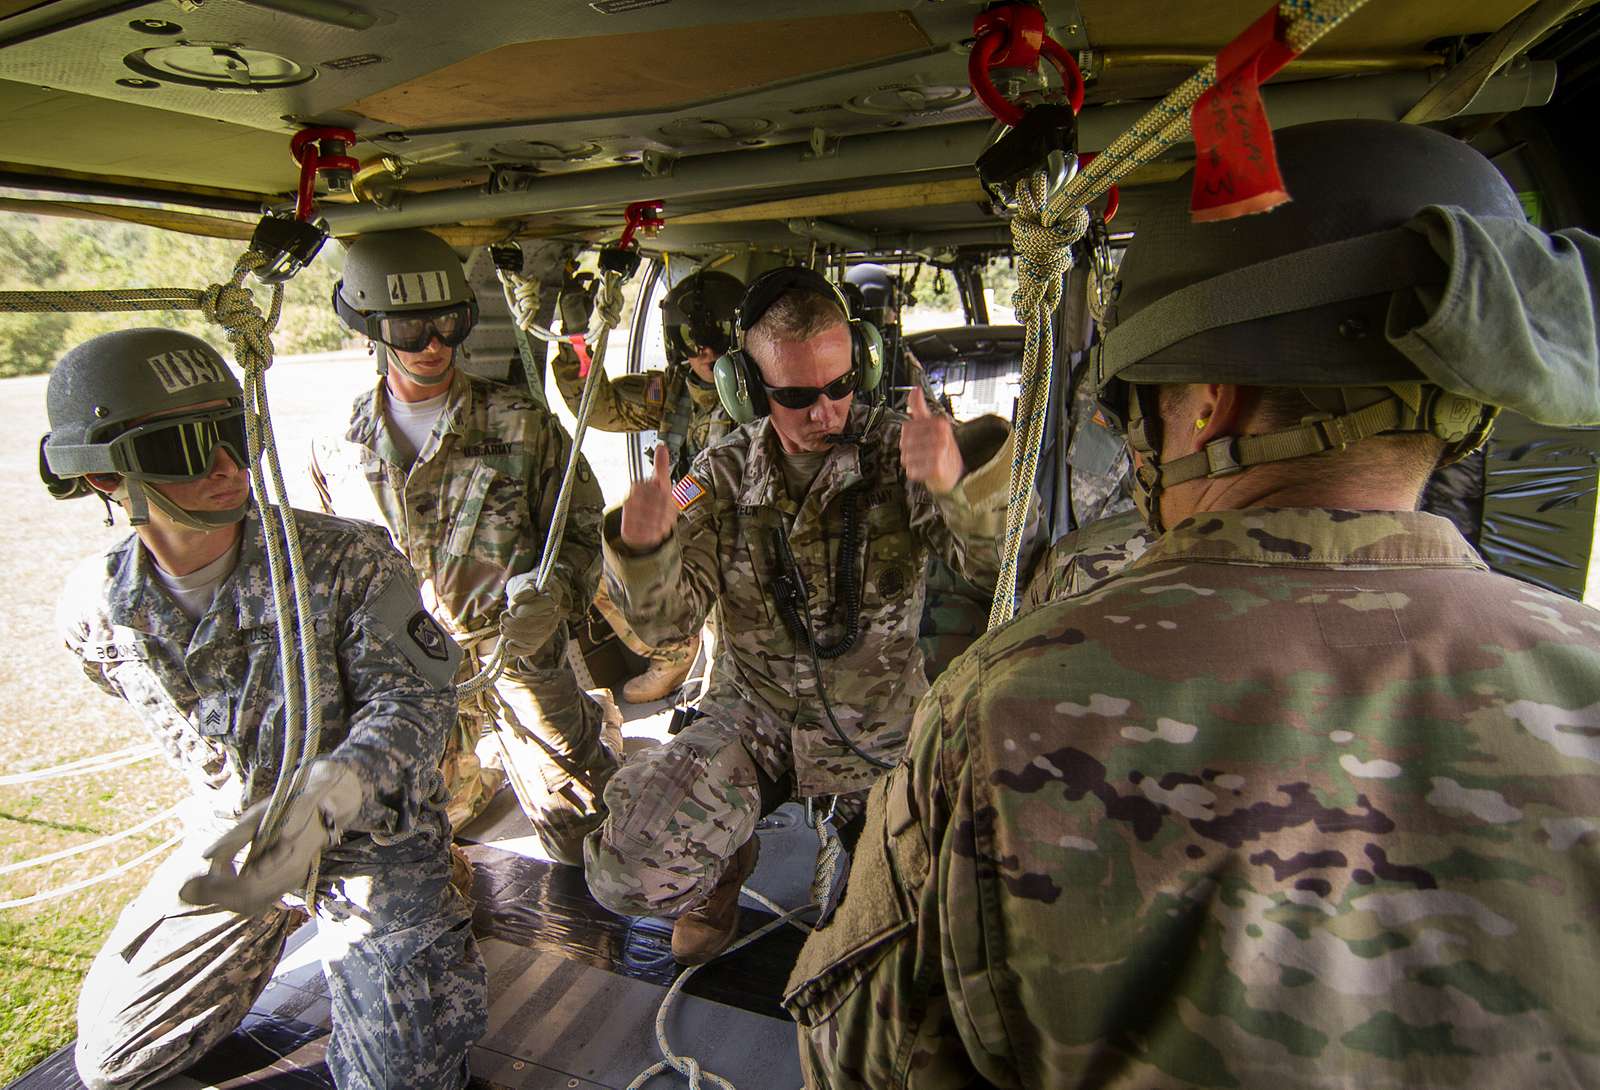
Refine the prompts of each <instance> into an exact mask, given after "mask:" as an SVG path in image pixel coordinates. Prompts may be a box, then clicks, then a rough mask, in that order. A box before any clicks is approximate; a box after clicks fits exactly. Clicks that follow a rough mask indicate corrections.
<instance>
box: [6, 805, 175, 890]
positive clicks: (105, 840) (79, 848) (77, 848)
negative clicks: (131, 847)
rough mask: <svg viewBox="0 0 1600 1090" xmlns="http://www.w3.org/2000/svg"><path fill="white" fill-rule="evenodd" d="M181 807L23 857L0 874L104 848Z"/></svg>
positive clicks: (165, 818)
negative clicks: (27, 857) (46, 853)
mask: <svg viewBox="0 0 1600 1090" xmlns="http://www.w3.org/2000/svg"><path fill="white" fill-rule="evenodd" d="M182 809H183V804H182V803H179V804H178V805H177V806H174V807H171V808H170V809H167V810H163V811H162V812H161V813H159V814H156V815H155V816H154V817H148V818H145V819H144V820H143V821H141V822H140V823H139V824H137V825H133V826H129V827H128V828H126V829H122V830H120V831H118V832H115V833H112V834H111V835H109V836H103V837H100V838H99V839H98V840H91V841H89V842H88V843H87V844H75V845H73V846H72V847H70V848H62V849H61V850H60V851H58V852H51V853H50V854H48V855H41V856H39V857H38V858H36V859H23V860H20V861H19V862H16V863H7V864H6V865H5V866H3V867H0V874H15V873H16V872H17V871H19V870H31V869H32V868H34V867H42V866H44V865H45V864H46V863H55V862H58V861H60V860H62V859H70V858H72V857H73V856H75V855H82V854H83V853H84V852H92V851H94V850H95V849H96V848H104V847H106V846H107V845H109V844H115V843H117V841H119V840H126V839H128V837H130V836H136V835H138V834H139V833H142V832H144V831H145V830H146V829H148V828H150V827H151V826H152V825H160V824H161V823H162V822H163V821H170V820H171V819H172V818H175V817H177V816H178V814H179V813H180V812H181V811H182Z"/></svg>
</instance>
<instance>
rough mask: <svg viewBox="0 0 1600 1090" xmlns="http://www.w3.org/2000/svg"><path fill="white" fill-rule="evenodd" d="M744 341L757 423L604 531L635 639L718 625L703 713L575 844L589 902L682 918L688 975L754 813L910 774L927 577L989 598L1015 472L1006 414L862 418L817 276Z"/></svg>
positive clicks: (855, 361)
mask: <svg viewBox="0 0 1600 1090" xmlns="http://www.w3.org/2000/svg"><path fill="white" fill-rule="evenodd" d="M738 328H739V333H740V337H741V338H742V341H743V348H740V349H735V351H733V352H731V353H730V354H729V355H727V356H724V357H723V358H722V359H721V360H719V361H718V364H717V382H718V386H719V389H720V390H721V393H722V400H723V404H724V406H725V407H726V408H727V409H728V411H729V413H730V415H732V416H733V417H734V419H736V420H745V421H748V422H747V423H745V425H744V426H743V427H742V428H741V429H740V430H739V431H738V432H736V433H735V434H734V435H732V436H730V437H729V438H728V439H727V440H725V441H724V442H721V443H718V444H717V445H715V446H713V447H711V448H710V449H708V450H705V451H702V452H701V454H700V456H699V458H697V459H696V460H695V463H694V468H693V469H692V470H691V471H690V472H689V474H688V475H687V476H685V477H683V478H682V479H681V480H680V481H679V482H678V483H677V485H676V486H673V485H672V483H671V473H670V465H669V463H668V460H667V452H666V450H665V449H664V448H661V447H657V448H656V456H655V457H656V464H655V477H654V479H652V480H650V481H645V482H641V483H640V484H638V485H636V486H635V487H634V489H633V491H632V492H631V493H630V494H629V496H628V499H627V501H626V502H625V503H624V504H623V505H622V507H621V509H620V511H613V512H611V513H609V514H608V515H607V523H606V530H605V562H606V580H607V583H608V586H609V587H610V590H611V593H612V596H613V597H614V598H615V600H616V601H617V603H618V604H619V605H620V606H621V607H622V609H623V611H624V612H625V613H626V614H627V615H628V619H629V620H630V621H632V622H633V623H634V625H635V626H636V627H637V628H638V630H639V632H640V634H641V635H643V636H644V637H645V638H646V639H660V638H662V637H667V636H682V635H684V634H686V633H689V632H693V631H695V630H696V629H697V628H698V627H699V626H700V623H701V621H702V620H703V619H704V618H705V617H706V615H707V613H711V614H712V616H714V617H715V619H716V627H717V629H718V632H719V633H720V636H721V638H720V639H719V641H718V648H717V656H716V661H715V663H714V665H713V673H712V678H711V683H710V686H709V688H708V691H707V694H706V697H705V699H704V700H703V701H702V703H701V704H700V707H699V711H700V712H701V713H702V717H701V718H699V719H698V720H696V721H695V722H693V723H691V724H690V725H689V726H688V727H686V728H685V729H684V730H683V731H682V732H681V733H680V734H678V735H677V736H676V737H675V738H674V739H673V740H672V741H671V742H670V743H668V744H667V745H665V746H660V747H657V748H655V749H651V750H647V751H645V752H643V753H641V754H638V755H637V756H635V758H634V759H633V760H631V761H630V762H629V763H628V764H627V765H625V766H624V767H623V769H622V771H620V772H619V773H618V774H617V776H616V778H615V779H614V780H612V783H611V786H610V788H609V789H608V790H607V794H606V801H607V803H608V805H609V806H610V809H611V815H612V816H611V817H610V818H609V819H608V820H607V822H606V824H605V825H604V826H603V827H602V829H601V830H600V832H598V833H596V834H595V835H594V836H592V837H590V839H589V841H588V842H587V844H586V845H585V857H586V864H587V866H586V873H587V876H588V879H589V888H590V890H591V891H592V892H593V893H594V895H595V897H596V899H597V900H599V901H600V903H601V904H603V905H605V906H606V907H608V908H610V909H612V910H613V911H615V912H623V913H633V914H649V915H660V916H669V917H675V918H676V923H675V925H674V927H673V934H672V951H673V955H674V956H675V957H676V958H677V959H678V960H679V961H681V962H684V963H686V964H698V963H701V962H704V961H707V960H710V959H711V958H712V957H715V956H716V955H717V954H718V953H720V952H721V951H722V950H723V949H725V948H726V947H727V945H728V943H729V942H731V941H732V939H733V936H734V932H735V931H736V929H737V924H738V893H739V887H740V886H741V885H742V884H743V882H744V879H745V877H746V876H748V875H749V873H750V871H751V870H752V869H753V868H754V866H755V860H756V850H757V849H756V841H755V839H754V831H755V826H756V821H757V819H758V818H760V817H761V815H762V814H764V813H767V812H769V811H771V810H772V809H774V808H776V807H777V806H779V805H780V804H782V803H783V802H784V801H786V800H787V799H789V798H790V797H792V796H795V795H798V796H800V797H802V798H813V797H816V796H821V795H836V796H837V795H844V796H849V795H852V794H853V793H856V792H860V791H861V790H863V789H864V788H866V787H867V786H869V785H870V784H871V783H872V781H873V780H874V779H875V778H876V777H877V776H878V775H879V773H880V771H881V770H882V769H883V768H884V767H887V766H888V763H889V762H892V761H893V760H894V759H895V758H896V757H898V755H899V753H900V750H901V748H902V746H903V745H904V743H905V735H906V729H907V727H908V726H909V723H910V712H911V708H912V706H913V704H914V703H915V702H916V699H917V697H918V696H919V695H921V693H922V692H923V691H924V690H925V689H926V688H927V682H926V681H925V680H924V679H923V676H922V657H921V655H920V654H919V653H918V651H917V648H916V635H917V619H918V617H919V616H920V614H921V606H922V586H921V579H920V576H921V573H922V570H923V563H924V561H925V559H926V557H927V555H928V553H929V552H930V551H932V550H937V551H938V552H940V553H941V554H943V555H944V556H945V557H947V558H948V559H949V560H950V562H951V563H952V564H955V565H957V566H958V567H959V568H960V570H961V571H962V572H963V573H964V574H965V575H967V576H968V577H969V578H972V579H974V580H976V581H979V582H984V583H987V584H988V585H990V586H992V585H993V583H994V578H995V574H996V571H997V569H998V556H997V544H998V541H999V539H1000V537H1001V535H1002V533H1003V527H1004V508H1005V498H1006V492H1007V483H1008V477H1009V467H1010V454H1009V451H1010V443H1009V429H1008V428H1007V427H1006V425H1005V424H1004V422H1003V421H1000V420H999V419H997V418H994V417H989V418H986V419H983V420H979V421H974V422H972V423H970V424H966V425H963V426H962V427H961V428H955V427H954V426H953V425H952V424H951V422H950V421H949V419H948V418H946V417H942V416H934V415H932V414H930V413H929V412H928V410H927V406H926V405H925V404H924V403H923V401H922V399H921V398H920V397H915V398H914V399H913V402H912V407H911V409H912V411H911V415H910V416H909V417H906V416H903V415H901V414H899V413H896V412H893V411H890V410H887V409H883V408H881V407H873V406H869V405H866V404H863V403H858V402H857V401H856V400H855V398H854V393H855V391H856V390H858V389H862V388H864V387H871V386H872V385H873V384H874V383H875V382H876V380H877V378H878V374H877V372H878V368H879V358H878V357H876V356H875V355H871V354H869V353H868V351H867V349H868V341H867V339H866V338H865V337H863V336H862V334H861V333H860V331H859V330H858V329H857V328H856V327H855V326H854V324H852V323H851V322H849V321H848V320H847V318H846V314H845V307H844V302H843V300H842V299H841V298H840V296H839V293H838V291H837V289H835V288H834V287H833V285H831V284H830V283H829V282H828V281H827V280H825V279H823V278H822V277H821V276H820V275H819V274H817V273H815V272H812V271H810V270H808V269H794V268H785V269H778V270H775V271H773V272H771V273H768V274H766V275H764V276H762V277H760V278H758V279H757V280H756V281H755V282H754V283H753V284H752V285H751V286H750V290H749V293H748V294H747V295H746V297H745V299H744V301H743V302H742V303H741V305H740V309H739V326H738Z"/></svg>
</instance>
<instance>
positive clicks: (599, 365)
mask: <svg viewBox="0 0 1600 1090" xmlns="http://www.w3.org/2000/svg"><path fill="white" fill-rule="evenodd" d="M500 280H501V283H502V284H503V285H505V286H506V303H507V304H508V305H509V306H510V307H511V314H512V317H513V318H514V319H515V320H516V322H517V324H518V325H519V326H520V327H521V328H523V329H524V330H526V331H527V332H529V333H533V334H534V335H535V336H538V334H537V332H535V331H536V330H538V329H542V328H543V327H541V326H539V325H537V323H535V322H534V321H533V319H532V317H531V315H532V313H533V311H534V310H535V309H536V308H537V306H538V290H539V285H538V283H537V282H536V281H531V280H527V279H526V278H524V277H521V276H518V275H517V274H516V273H512V272H508V271H506V270H505V269H501V270H500ZM513 281H514V282H516V283H517V284H518V288H517V291H518V293H519V294H518V296H517V299H516V300H514V299H513V292H512V288H511V283H512V282H513ZM622 285H623V276H622V274H621V273H614V272H611V273H606V274H605V279H604V280H603V281H602V282H601V286H600V297H599V298H598V299H596V300H595V306H594V317H595V320H594V321H592V322H591V326H592V327H594V326H597V327H598V331H597V332H596V333H595V334H594V339H593V340H592V341H591V342H590V344H591V347H590V362H589V377H588V378H587V379H585V380H584V384H583V394H582V396H581V398H580V399H579V401H578V412H577V419H576V423H575V424H574V426H573V432H572V446H571V448H570V449H569V450H568V451H567V465H566V468H565V470H564V471H563V472H562V474H561V490H560V491H559V492H558V493H557V494H556V505H555V509H554V510H553V511H552V512H551V514H550V525H549V526H547V527H546V528H545V536H544V553H543V555H541V556H540V558H539V566H538V568H537V569H535V573H534V577H533V585H534V589H536V590H538V591H540V592H541V593H542V592H543V591H544V589H545V587H546V586H547V585H548V584H549V582H550V575H551V573H552V572H553V571H555V566H556V560H557V559H558V558H559V557H560V554H561V543H562V541H563V539H564V538H565V537H566V532H567V512H568V510H569V509H570V508H571V506H572V488H573V482H574V481H575V480H576V478H577V474H578V461H579V459H581V458H582V457H583V437H584V435H585V434H586V433H587V432H588V430H589V414H590V413H591V412H592V411H593V408H594V400H595V392H596V391H597V390H599V388H600V376H601V375H602V374H603V373H604V372H605V363H606V343H607V342H608V341H609V340H610V335H611V331H612V330H613V329H615V328H616V327H617V325H618V324H619V323H621V321H622ZM547 339H548V338H547ZM555 339H557V340H564V341H566V342H567V343H570V342H571V340H572V338H571V337H566V338H562V337H559V336H557V337H556V338H555ZM505 665H506V652H505V641H503V640H502V641H501V642H499V643H497V644H496V645H495V648H494V651H493V652H492V653H491V654H490V656H489V659H488V661H487V662H485V663H484V664H483V668H482V669H481V670H479V671H478V672H477V673H476V674H474V675H473V676H472V677H470V678H468V679H467V680H466V681H463V682H462V683H461V684H459V685H457V686H456V700H457V701H466V700H471V699H472V698H473V697H475V696H477V695H478V694H479V693H481V692H483V691H484V690H485V689H487V688H489V687H490V686H491V685H493V684H494V683H495V681H496V680H497V679H498V678H499V677H500V674H501V673H502V672H503V671H504V670H505Z"/></svg>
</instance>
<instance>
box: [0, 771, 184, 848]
mask: <svg viewBox="0 0 1600 1090" xmlns="http://www.w3.org/2000/svg"><path fill="white" fill-rule="evenodd" d="M160 752H161V747H160V746H158V745H156V744H155V743H154V742H146V743H143V744H141V745H137V746H128V747H127V748H125V749H114V750H112V751H111V752H110V753H97V754H95V755H94V756H93V757H80V758H79V759H78V760H76V761H67V762H66V763H65V764H59V765H52V766H51V767H49V768H35V769H31V770H30V771H27V772H12V773H9V774H7V775H4V776H0V787H17V786H19V785H22V784H29V783H40V782H42V781H44V780H63V779H66V778H68V777H70V776H88V775H90V774H92V773H95V772H109V771H111V770H112V769H114V768H125V767H127V766H128V765H132V764H138V763H139V762H140V761H148V760H149V759H150V758H152V757H154V756H155V755H156V754H158V753H160ZM0 873H4V872H0Z"/></svg>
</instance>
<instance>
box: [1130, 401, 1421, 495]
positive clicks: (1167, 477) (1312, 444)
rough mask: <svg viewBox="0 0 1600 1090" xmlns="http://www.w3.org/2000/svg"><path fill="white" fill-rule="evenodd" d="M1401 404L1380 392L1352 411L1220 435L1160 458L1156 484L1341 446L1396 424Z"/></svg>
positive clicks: (1167, 485) (1166, 484) (1226, 473)
mask: <svg viewBox="0 0 1600 1090" xmlns="http://www.w3.org/2000/svg"><path fill="white" fill-rule="evenodd" d="M1402 409H1403V406H1402V404H1401V402H1400V399H1399V398H1397V397H1386V398H1384V399H1383V400H1382V401H1376V402H1373V403H1372V404H1371V405H1368V406H1367V407H1366V408H1364V409H1357V410H1356V411H1355V412H1353V413H1346V414H1345V415H1344V416H1334V417H1330V418H1328V419H1327V420H1315V421H1312V422H1311V423H1309V424H1302V425H1300V427H1298V428H1286V429H1284V430H1283V431H1275V432H1270V433H1269V434H1266V435H1243V436H1237V435H1227V436H1223V437H1222V438H1221V439H1214V440H1212V441H1211V442H1209V443H1207V444H1206V445H1205V449H1203V450H1197V451H1195V452H1194V453H1193V454H1186V455H1184V456H1183V457H1182V458H1178V459H1175V460H1173V461H1172V462H1169V463H1163V464H1162V466H1161V487H1162V488H1171V487H1172V486H1173V485H1175V484H1183V483H1184V482H1185V481H1192V480H1194V479H1195V478H1197V477H1227V476H1231V475H1232V474H1234V473H1240V472H1243V471H1244V470H1245V469H1246V468H1247V467H1249V466H1254V465H1261V464H1262V463H1263V462H1286V461H1288V460H1289V459H1291V458H1304V457H1305V456H1307V455H1309V454H1321V453H1322V452H1323V451H1325V450H1343V449H1344V448H1345V447H1347V446H1349V445H1350V444H1352V443H1355V442H1358V441H1360V440H1362V439H1365V438H1367V437H1368V436H1370V435H1378V434H1381V433H1382V432H1386V431H1393V430H1394V429H1395V428H1398V427H1399V426H1400V425H1401V423H1402V422H1403V419H1402Z"/></svg>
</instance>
